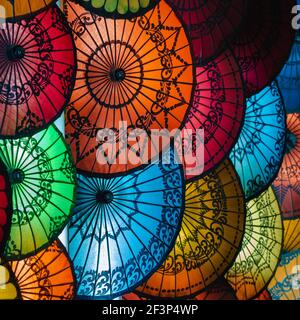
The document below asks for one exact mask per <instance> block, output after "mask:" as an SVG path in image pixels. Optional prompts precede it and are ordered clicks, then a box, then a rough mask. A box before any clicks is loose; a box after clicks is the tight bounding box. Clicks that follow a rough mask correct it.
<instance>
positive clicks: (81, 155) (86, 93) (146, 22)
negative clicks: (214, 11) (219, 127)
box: [65, 0, 194, 174]
mask: <svg viewBox="0 0 300 320" xmlns="http://www.w3.org/2000/svg"><path fill="white" fill-rule="evenodd" d="M65 12H66V16H67V19H68V21H69V23H70V26H71V28H72V30H73V33H74V37H75V43H76V48H77V56H78V72H77V79H76V84H75V89H74V91H73V95H72V98H71V102H70V105H69V107H68V109H67V119H66V120H67V123H66V137H67V141H68V143H69V144H70V145H71V148H72V151H73V156H74V159H75V163H76V166H77V169H79V170H81V171H84V172H94V173H95V174H96V173H100V174H113V173H122V172H125V171H126V172H128V171H129V170H131V169H136V168H137V167H139V166H141V163H140V162H138V163H132V162H126V163H125V164H123V163H121V161H120V158H121V156H120V154H122V155H123V154H124V152H127V151H128V152H129V153H131V152H132V151H131V150H132V149H131V148H130V146H131V145H132V144H141V142H139V139H138V138H136V139H133V140H134V141H133V143H130V141H129V140H128V141H125V142H124V140H123V138H124V137H125V136H126V137H127V136H128V134H132V133H133V131H134V129H136V128H139V129H143V130H145V132H146V137H147V134H150V133H149V131H150V129H157V130H160V129H166V130H169V131H172V129H181V128H182V126H183V124H184V120H185V116H186V113H187V111H188V109H189V104H190V100H191V97H192V89H193V80H194V79H193V67H192V56H191V52H190V44H189V41H188V39H187V36H186V34H185V31H184V29H183V27H182V25H181V23H180V21H179V20H178V18H177V17H176V15H175V13H174V12H173V11H172V9H171V8H170V7H169V6H168V5H167V4H166V2H165V1H164V0H163V1H160V2H159V4H158V5H157V6H155V8H154V9H152V10H150V11H149V12H147V13H146V14H145V15H143V16H141V17H138V18H134V19H131V20H113V19H107V18H103V17H100V16H96V15H93V14H91V13H90V12H88V11H86V10H85V9H83V8H82V7H81V6H79V5H77V4H75V3H74V2H72V1H69V0H68V1H67V2H66V6H65ZM120 121H121V122H123V123H124V122H126V126H124V127H125V129H123V130H121V129H122V128H124V127H123V126H122V128H121V126H120ZM101 129H106V130H108V129H110V130H111V131H112V134H115V139H113V140H114V141H116V142H118V145H117V152H116V157H115V158H116V160H117V161H116V163H113V164H112V163H111V162H109V161H107V163H106V162H105V163H104V165H103V163H100V162H99V161H98V160H97V156H96V154H97V151H99V147H100V146H102V144H104V142H103V141H104V140H103V141H102V140H101V141H100V140H99V139H98V138H99V135H97V134H98V133H99V131H100V130H101ZM150 141H151V142H152V140H151V137H150ZM149 144H151V143H150V142H149ZM146 145H147V146H148V144H146ZM151 145H152V144H151ZM139 147H140V148H142V146H139ZM146 148H147V147H146ZM159 151H161V146H160V147H159V146H158V147H157V148H154V152H155V154H152V155H153V156H155V155H157V154H158V153H159ZM138 152H139V153H140V154H141V157H142V156H143V154H144V152H143V150H141V149H139V150H138ZM132 153H133V154H134V155H135V154H136V152H132ZM129 156H130V155H129ZM125 157H126V155H125ZM150 157H151V156H150V153H149V158H150ZM126 158H127V157H126ZM147 159H148V158H147Z"/></svg>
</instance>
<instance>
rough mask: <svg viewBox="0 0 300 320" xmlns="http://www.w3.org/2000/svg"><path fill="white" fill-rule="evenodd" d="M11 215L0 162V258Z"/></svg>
mask: <svg viewBox="0 0 300 320" xmlns="http://www.w3.org/2000/svg"><path fill="white" fill-rule="evenodd" d="M11 215H12V208H11V186H10V182H9V178H8V175H7V171H6V168H5V166H4V164H3V162H2V161H1V160H0V256H1V255H2V253H3V250H4V248H5V243H6V240H7V236H8V234H9V228H10V223H11Z"/></svg>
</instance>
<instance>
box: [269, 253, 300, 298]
mask: <svg viewBox="0 0 300 320" xmlns="http://www.w3.org/2000/svg"><path fill="white" fill-rule="evenodd" d="M299 275H300V250H296V251H293V252H290V253H286V254H284V255H282V257H281V261H280V264H279V266H278V268H277V270H276V273H275V276H274V278H273V279H272V281H271V282H270V284H269V286H268V291H269V292H270V294H271V296H272V299H273V300H300V287H299Z"/></svg>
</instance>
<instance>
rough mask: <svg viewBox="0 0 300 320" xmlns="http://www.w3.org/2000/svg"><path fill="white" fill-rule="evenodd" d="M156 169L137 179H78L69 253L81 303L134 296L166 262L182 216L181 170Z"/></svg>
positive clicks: (174, 167)
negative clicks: (131, 294) (130, 293)
mask: <svg viewBox="0 0 300 320" xmlns="http://www.w3.org/2000/svg"><path fill="white" fill-rule="evenodd" d="M171 155H172V156H171V162H170V164H169V165H168V164H160V163H155V164H151V165H148V166H146V167H145V168H144V169H142V170H138V171H136V172H135V173H132V174H128V175H124V176H119V177H111V178H108V177H107V178H97V177H93V176H91V177H89V176H84V175H81V174H79V175H78V195H77V203H76V207H75V209H74V216H73V217H72V218H71V223H70V228H69V253H70V256H71V259H72V261H73V263H74V268H75V272H76V277H77V282H78V291H77V296H78V298H79V299H111V298H114V297H117V296H120V295H122V294H123V293H125V292H130V291H132V290H133V289H134V288H135V287H136V286H137V285H139V284H140V283H141V282H142V281H144V280H145V279H147V277H149V276H150V275H151V274H152V273H153V272H154V271H155V270H156V269H157V268H158V267H159V266H160V264H161V263H162V262H163V261H164V259H165V258H166V255H167V254H168V252H169V251H170V250H171V248H172V246H173V245H174V241H175V238H176V236H177V234H178V231H179V229H180V223H181V220H182V214H183V206H184V200H183V198H184V197H183V193H184V179H183V171H182V167H181V166H179V165H176V164H174V154H173V153H171Z"/></svg>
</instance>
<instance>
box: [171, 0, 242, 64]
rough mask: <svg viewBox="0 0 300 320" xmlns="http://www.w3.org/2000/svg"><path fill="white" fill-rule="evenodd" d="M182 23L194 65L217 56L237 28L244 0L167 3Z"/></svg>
mask: <svg viewBox="0 0 300 320" xmlns="http://www.w3.org/2000/svg"><path fill="white" fill-rule="evenodd" d="M167 1H168V3H170V4H171V6H172V7H173V8H174V10H175V12H176V13H177V14H178V16H179V17H181V19H182V20H183V22H184V23H185V25H186V28H187V31H188V33H189V36H190V38H191V42H192V47H193V52H194V56H195V59H196V62H197V63H198V64H202V63H205V62H207V61H208V60H210V59H212V58H214V57H216V56H217V55H218V54H220V52H221V51H222V50H223V49H225V47H226V43H227V42H228V40H229V39H230V38H231V37H232V36H233V35H234V33H235V32H236V30H237V29H238V27H239V25H240V23H241V21H242V17H243V15H244V13H245V9H246V5H245V3H246V1H245V0H226V1H224V0H214V1H198V0H185V1H182V0H167Z"/></svg>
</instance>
